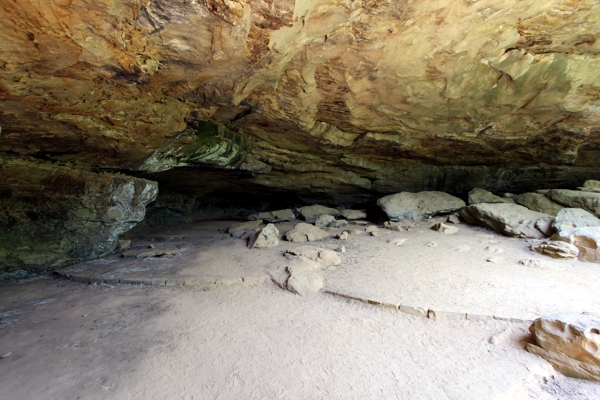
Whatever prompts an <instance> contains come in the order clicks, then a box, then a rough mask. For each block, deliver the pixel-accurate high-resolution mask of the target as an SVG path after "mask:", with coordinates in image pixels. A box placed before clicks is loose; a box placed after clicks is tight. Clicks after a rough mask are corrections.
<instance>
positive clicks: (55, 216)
mask: <svg viewBox="0 0 600 400" xmlns="http://www.w3.org/2000/svg"><path fill="white" fill-rule="evenodd" d="M157 193H158V185H157V184H156V182H152V181H148V180H145V179H139V178H132V177H129V176H124V175H120V174H109V173H94V172H91V171H85V170H81V169H76V168H74V167H73V166H70V165H59V164H57V163H50V162H41V161H38V160H33V159H18V158H13V157H4V158H2V159H0V273H1V272H4V271H9V272H10V271H15V270H23V269H24V270H28V271H39V270H44V269H49V268H52V267H58V266H63V265H67V264H70V263H74V262H77V261H81V260H87V259H92V258H96V257H99V256H101V255H103V254H106V253H108V252H111V251H112V250H114V248H115V246H116V244H117V239H118V237H119V235H120V234H122V233H124V232H126V231H127V230H129V229H131V228H132V227H133V226H135V224H136V223H137V222H139V221H141V220H142V219H143V218H144V215H145V207H146V205H147V204H148V203H149V202H151V201H153V200H154V199H155V198H156V196H157Z"/></svg>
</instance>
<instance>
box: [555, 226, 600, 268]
mask: <svg viewBox="0 0 600 400" xmlns="http://www.w3.org/2000/svg"><path fill="white" fill-rule="evenodd" d="M552 240H559V241H563V242H567V243H571V244H573V245H575V246H576V247H577V248H578V249H579V258H581V259H582V260H585V261H591V262H600V228H595V227H584V228H575V229H571V230H568V231H562V232H559V233H557V234H556V235H554V236H552Z"/></svg>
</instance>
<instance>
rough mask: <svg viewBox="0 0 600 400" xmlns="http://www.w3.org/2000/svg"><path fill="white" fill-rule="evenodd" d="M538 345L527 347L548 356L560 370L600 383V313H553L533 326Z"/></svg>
mask: <svg viewBox="0 0 600 400" xmlns="http://www.w3.org/2000/svg"><path fill="white" fill-rule="evenodd" d="M529 330H530V331H531V333H532V334H533V336H534V339H535V344H531V343H529V344H528V345H527V349H528V350H529V351H530V352H532V353H535V354H538V355H540V356H542V357H544V358H545V359H546V360H547V361H549V362H550V364H552V365H553V366H554V368H556V369H557V370H558V371H560V372H562V373H564V374H566V375H569V376H573V377H575V378H583V379H589V380H593V381H597V382H600V350H599V349H600V331H599V330H600V316H599V315H596V314H587V313H584V314H563V315H550V316H547V317H542V318H538V319H536V320H535V321H534V322H533V324H532V325H531V326H530V327H529Z"/></svg>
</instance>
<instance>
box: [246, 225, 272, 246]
mask: <svg viewBox="0 0 600 400" xmlns="http://www.w3.org/2000/svg"><path fill="white" fill-rule="evenodd" d="M278 244H279V230H278V229H277V228H275V225H273V224H268V225H267V226H265V227H264V228H262V229H261V230H260V231H259V232H256V233H255V234H254V235H253V236H252V237H251V238H250V240H249V241H248V247H249V248H250V249H255V248H256V249H262V248H265V247H275V246H277V245H278Z"/></svg>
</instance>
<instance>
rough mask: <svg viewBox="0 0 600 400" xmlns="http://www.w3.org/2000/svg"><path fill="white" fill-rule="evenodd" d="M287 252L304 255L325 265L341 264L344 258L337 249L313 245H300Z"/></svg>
mask: <svg viewBox="0 0 600 400" xmlns="http://www.w3.org/2000/svg"><path fill="white" fill-rule="evenodd" d="M286 253H288V254H293V255H296V256H304V257H306V258H308V259H310V260H314V261H317V262H319V263H321V264H323V265H340V264H341V263H342V259H341V258H340V256H338V255H337V253H336V252H335V251H333V250H328V249H320V248H318V247H313V246H300V247H297V248H295V249H292V250H287V251H286Z"/></svg>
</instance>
